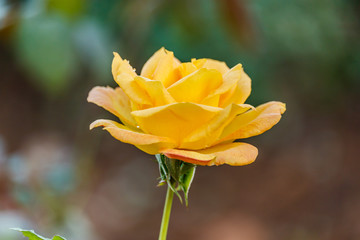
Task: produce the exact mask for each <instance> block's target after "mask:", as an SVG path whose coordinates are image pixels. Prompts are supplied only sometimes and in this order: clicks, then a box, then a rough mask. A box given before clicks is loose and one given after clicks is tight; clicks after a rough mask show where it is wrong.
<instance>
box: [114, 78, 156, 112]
mask: <svg viewBox="0 0 360 240" xmlns="http://www.w3.org/2000/svg"><path fill="white" fill-rule="evenodd" d="M115 81H116V82H117V84H119V86H120V87H121V88H122V90H124V92H125V93H126V95H127V96H128V97H129V98H130V99H131V101H133V102H135V103H136V104H138V105H140V106H143V107H144V108H146V107H151V106H152V101H151V99H150V97H149V95H148V94H147V93H146V91H145V90H144V89H142V88H141V87H140V86H139V84H138V83H137V82H136V81H135V77H133V76H130V75H129V74H126V73H122V74H120V75H119V76H118V77H117V78H116V79H115ZM141 108H142V107H141Z"/></svg>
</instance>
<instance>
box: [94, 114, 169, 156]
mask: <svg viewBox="0 0 360 240" xmlns="http://www.w3.org/2000/svg"><path fill="white" fill-rule="evenodd" d="M99 126H103V127H104V128H103V129H104V130H107V131H108V132H109V133H110V134H111V135H112V136H113V137H114V138H116V139H117V140H120V141H122V142H124V143H130V144H133V145H136V146H138V147H140V148H142V150H143V151H145V152H146V153H149V154H157V153H159V151H160V150H162V149H167V148H172V147H174V146H175V143H174V141H173V140H172V139H170V138H167V137H161V136H154V135H150V134H146V133H142V132H135V131H133V130H131V129H130V128H127V127H126V126H124V125H122V124H120V123H117V122H115V121H111V120H105V119H99V120H96V121H95V122H93V123H92V124H91V125H90V130H91V129H93V128H95V127H99Z"/></svg>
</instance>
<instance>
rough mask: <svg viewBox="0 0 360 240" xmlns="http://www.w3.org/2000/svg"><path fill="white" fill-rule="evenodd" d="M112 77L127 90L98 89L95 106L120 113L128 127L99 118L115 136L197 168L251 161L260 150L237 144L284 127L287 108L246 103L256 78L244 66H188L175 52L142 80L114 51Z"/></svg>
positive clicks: (150, 66) (151, 65)
mask: <svg viewBox="0 0 360 240" xmlns="http://www.w3.org/2000/svg"><path fill="white" fill-rule="evenodd" d="M112 74H113V77H114V79H115V81H116V82H117V84H118V85H119V86H120V87H117V88H115V89H113V88H110V87H95V88H93V89H92V90H91V91H90V93H89V96H88V101H89V102H92V103H95V104H97V105H98V106H101V107H103V108H105V109H106V110H108V111H109V112H111V113H112V114H114V115H115V116H117V117H118V118H119V119H120V121H121V123H119V122H115V121H112V120H104V119H100V120H96V121H95V122H93V123H92V124H91V125H90V129H92V128H95V127H99V126H103V127H104V129H105V130H107V131H108V132H109V133H110V134H111V135H112V136H113V137H114V138H116V139H118V140H120V141H122V142H125V143H130V144H133V145H135V146H136V147H137V148H139V149H140V150H142V151H144V152H146V153H148V154H154V155H155V154H164V155H165V156H167V157H168V158H173V159H178V160H182V161H184V162H188V163H192V164H197V165H208V166H210V165H221V164H229V165H233V166H240V165H245V164H249V163H252V162H253V161H254V160H255V158H256V156H257V153H258V151H257V148H256V147H254V146H252V145H250V144H247V143H243V142H234V141H235V140H237V139H243V138H248V137H252V136H255V135H259V134H261V133H263V132H265V131H267V130H269V129H270V128H271V127H272V126H274V125H275V124H276V123H277V122H279V120H280V118H281V114H283V113H284V112H285V104H284V103H281V102H275V101H273V102H268V103H265V104H262V105H260V106H258V107H256V108H254V107H253V106H251V105H249V104H244V102H245V100H246V99H247V98H248V96H249V95H250V92H251V79H250V78H249V76H248V75H247V74H246V73H245V72H244V70H243V67H242V65H241V64H238V65H236V66H234V67H233V68H231V69H229V67H228V66H227V65H226V64H225V63H224V62H220V61H216V60H212V59H191V62H184V63H181V62H180V61H179V60H178V59H177V58H175V57H174V54H173V52H170V51H167V50H165V49H164V48H161V49H160V50H158V51H157V52H156V53H155V54H154V55H153V56H152V57H151V58H150V59H149V60H148V61H147V62H146V63H145V65H144V66H143V68H142V70H141V73H140V75H137V74H136V72H135V70H134V69H133V68H132V67H131V65H130V64H129V62H128V61H127V60H123V59H122V58H121V57H120V56H119V55H118V54H117V53H114V59H113V62H112Z"/></svg>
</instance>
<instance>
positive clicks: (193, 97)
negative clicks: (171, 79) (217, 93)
mask: <svg viewBox="0 0 360 240" xmlns="http://www.w3.org/2000/svg"><path fill="white" fill-rule="evenodd" d="M221 83H222V76H221V74H220V72H219V71H217V70H214V69H211V70H208V69H205V68H202V69H199V70H198V71H196V72H194V73H192V74H190V75H188V76H186V77H184V78H182V79H180V80H179V81H177V82H176V83H174V84H173V85H171V86H170V87H169V88H168V91H169V93H170V94H171V96H173V97H174V99H175V100H176V101H178V102H193V103H200V102H201V101H202V100H203V99H204V98H205V97H206V96H208V95H209V93H211V92H212V91H214V90H215V89H216V88H218V87H219V86H220V85H221Z"/></svg>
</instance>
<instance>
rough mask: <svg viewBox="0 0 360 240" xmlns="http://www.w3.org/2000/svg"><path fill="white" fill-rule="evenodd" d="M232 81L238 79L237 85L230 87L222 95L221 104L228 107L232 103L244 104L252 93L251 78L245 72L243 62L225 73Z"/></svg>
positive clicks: (225, 76) (225, 77) (226, 77)
mask: <svg viewBox="0 0 360 240" xmlns="http://www.w3.org/2000/svg"><path fill="white" fill-rule="evenodd" d="M224 79H227V80H228V81H229V82H230V83H232V82H233V81H234V80H236V79H238V80H237V85H236V87H232V88H230V90H229V91H226V92H224V93H223V94H222V95H221V97H220V102H219V106H221V107H226V106H227V105H229V104H231V103H236V104H242V103H244V102H245V101H246V99H247V98H248V97H249V95H250V93H251V79H250V78H249V76H248V75H247V74H246V73H245V72H244V69H243V68H242V65H241V64H238V65H236V66H235V67H233V68H232V69H231V70H230V71H229V72H227V73H226V74H225V75H224Z"/></svg>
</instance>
